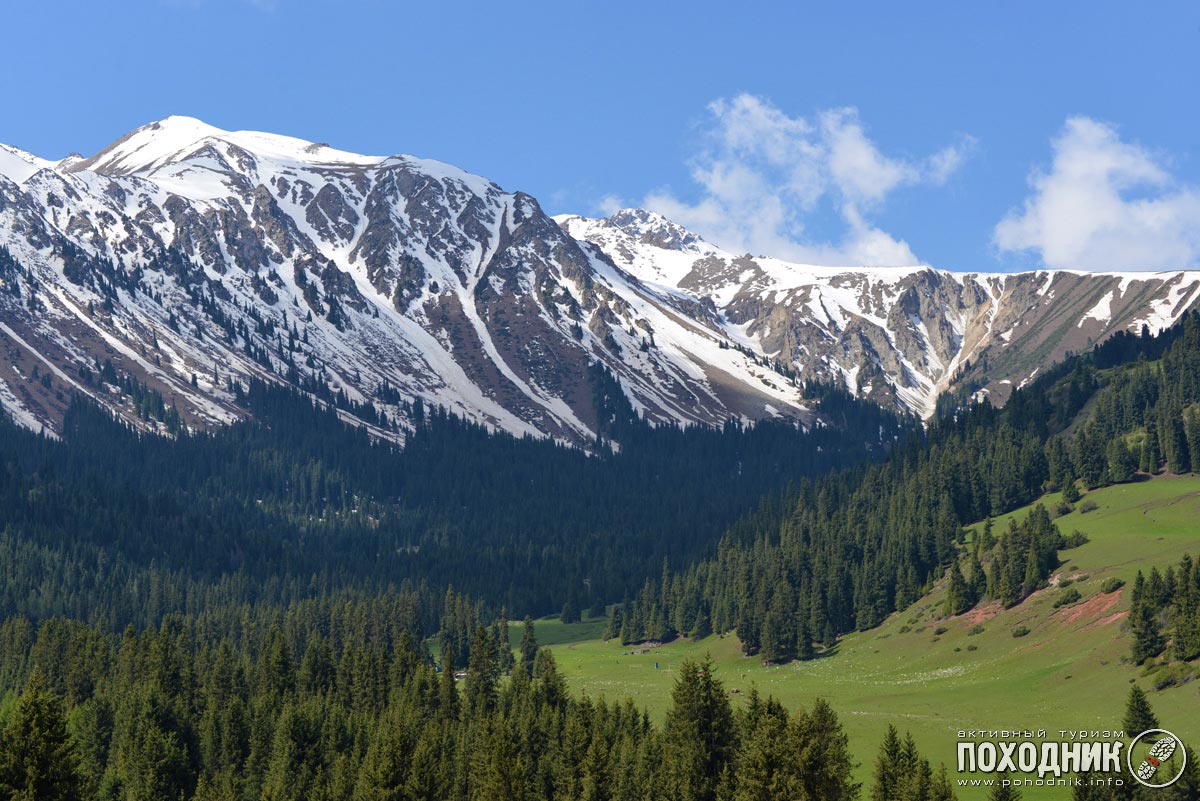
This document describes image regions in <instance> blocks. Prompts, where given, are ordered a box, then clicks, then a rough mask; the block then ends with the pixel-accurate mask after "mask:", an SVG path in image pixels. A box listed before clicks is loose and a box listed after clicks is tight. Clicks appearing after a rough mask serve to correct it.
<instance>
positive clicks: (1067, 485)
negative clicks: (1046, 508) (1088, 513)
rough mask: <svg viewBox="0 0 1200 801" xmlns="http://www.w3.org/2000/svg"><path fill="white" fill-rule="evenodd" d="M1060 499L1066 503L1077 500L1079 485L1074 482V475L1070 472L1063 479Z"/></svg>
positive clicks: (1076, 501)
mask: <svg viewBox="0 0 1200 801" xmlns="http://www.w3.org/2000/svg"><path fill="white" fill-rule="evenodd" d="M1062 499H1063V501H1064V502H1066V503H1078V502H1079V485H1078V484H1076V483H1075V476H1073V475H1071V474H1070V473H1068V474H1067V477H1066V478H1065V479H1064V480H1063V490H1062Z"/></svg>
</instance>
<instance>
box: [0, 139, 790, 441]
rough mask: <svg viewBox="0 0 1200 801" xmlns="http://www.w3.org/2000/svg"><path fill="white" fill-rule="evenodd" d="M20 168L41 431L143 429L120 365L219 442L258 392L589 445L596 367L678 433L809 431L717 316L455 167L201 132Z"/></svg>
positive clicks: (34, 401)
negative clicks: (256, 388) (418, 406)
mask: <svg viewBox="0 0 1200 801" xmlns="http://www.w3.org/2000/svg"><path fill="white" fill-rule="evenodd" d="M4 154H5V155H4V160H2V161H0V246H3V247H4V248H6V249H7V252H8V257H6V258H5V259H4V266H2V267H0V281H2V282H3V286H4V290H5V291H4V292H3V293H0V347H2V348H3V351H2V354H3V359H4V370H3V371H2V372H0V400H3V402H4V404H5V406H6V408H8V409H10V410H11V412H12V413H13V414H15V415H16V416H17V417H18V418H19V419H21V420H22V421H23V422H25V423H27V424H29V425H35V426H40V425H46V426H48V427H49V428H50V429H51V430H53V429H54V428H55V427H57V425H58V423H59V421H60V420H61V417H62V413H63V411H64V409H65V405H66V403H67V402H68V401H69V397H70V394H71V393H72V392H85V393H87V394H89V395H92V396H93V397H96V398H97V399H98V400H101V401H102V402H105V403H107V404H109V405H111V406H113V407H114V408H116V409H117V410H118V411H119V412H121V413H123V414H126V415H127V416H129V417H131V418H134V419H136V417H137V415H136V414H135V413H134V411H135V410H133V409H132V408H130V405H131V401H130V399H129V398H128V397H127V396H124V395H121V394H120V393H118V392H117V391H116V390H115V388H114V387H113V386H111V385H108V386H105V385H104V384H102V383H96V382H92V383H88V381H87V380H85V377H86V375H87V374H88V373H89V372H90V373H95V372H96V371H97V370H98V368H99V367H101V366H102V365H103V364H104V363H105V362H108V361H111V362H113V364H114V369H115V370H116V372H117V373H118V374H120V375H129V376H132V377H134V378H136V379H137V380H138V381H140V382H142V383H144V384H145V385H146V386H147V387H149V388H150V389H153V390H154V391H157V392H159V393H161V394H162V395H163V397H164V398H165V399H166V401H167V403H168V404H170V403H174V404H175V405H176V407H177V408H178V409H179V411H180V413H181V415H182V416H183V417H184V419H185V421H186V422H188V423H189V424H195V425H206V424H212V423H217V422H221V421H226V420H229V419H232V418H233V417H234V416H236V415H237V414H238V413H239V411H238V408H237V407H236V405H235V404H234V403H233V400H234V397H235V395H236V388H237V385H238V384H240V383H244V382H245V381H246V380H247V379H249V378H251V377H258V378H263V379H268V380H276V381H287V382H290V383H292V384H295V385H297V386H300V387H303V388H305V389H306V390H310V391H314V392H317V393H318V394H329V395H332V396H335V397H339V398H341V397H344V398H345V399H346V400H347V401H348V403H346V404H343V405H344V406H345V407H346V408H350V407H351V406H353V405H354V404H366V405H370V406H371V407H372V408H373V409H375V410H376V411H377V412H378V413H379V414H380V415H382V416H383V417H384V418H386V420H387V421H391V422H395V421H397V420H400V419H401V418H403V415H404V410H405V408H407V407H408V405H409V404H411V403H412V402H413V401H415V400H417V399H420V400H421V401H423V402H424V403H425V404H427V405H428V404H435V405H441V406H445V407H448V408H450V409H451V410H453V411H455V412H457V413H459V414H464V415H467V416H469V417H472V418H474V419H477V420H480V421H484V422H487V423H489V424H491V425H494V426H497V427H500V428H504V429H507V430H510V431H513V432H517V433H532V434H545V435H552V436H556V437H561V438H563V439H565V440H570V441H588V440H590V439H591V438H592V437H593V434H594V431H595V429H596V419H595V416H596V411H595V403H594V393H595V387H594V385H593V382H592V381H591V380H590V379H589V374H590V373H589V366H590V365H592V364H595V363H599V364H602V365H604V366H605V367H606V368H607V369H608V370H609V371H610V372H611V373H613V374H614V375H615V376H616V377H617V378H618V380H620V382H621V384H622V387H623V388H624V390H625V392H626V393H627V394H628V396H629V397H630V398H631V399H632V400H633V402H634V403H635V405H636V406H637V407H638V408H639V409H641V410H642V411H643V412H644V413H645V414H646V415H647V416H648V417H650V418H651V419H654V420H658V421H679V422H688V423H692V422H700V423H718V422H722V421H724V420H726V419H728V418H729V417H731V416H739V417H747V418H752V419H753V418H761V417H764V416H771V415H790V416H795V417H797V418H802V419H803V418H805V417H806V415H807V413H806V412H805V410H804V409H803V407H802V404H801V403H800V401H799V390H798V388H797V387H795V386H792V385H790V384H789V383H788V382H787V381H785V380H782V377H781V376H779V375H778V374H777V373H775V372H773V371H771V370H770V369H768V368H765V367H762V366H761V364H760V363H761V362H762V361H763V360H762V359H761V358H758V357H756V356H755V354H753V353H751V352H749V351H747V352H744V353H743V352H740V351H738V350H736V349H733V348H729V347H727V346H728V345H729V344H730V339H729V335H728V333H727V332H726V330H725V328H724V322H723V320H722V319H721V317H720V315H719V314H717V313H716V312H715V310H713V309H712V308H711V307H710V306H706V305H705V304H704V303H703V302H696V301H695V300H694V299H687V298H683V297H679V298H674V297H672V298H666V299H664V298H662V297H660V296H659V294H658V293H655V292H651V291H649V290H648V289H647V288H646V287H644V286H643V285H642V284H641V283H640V282H639V281H638V280H637V279H635V278H633V277H631V276H629V275H628V274H626V273H624V272H623V271H622V270H620V269H618V268H617V267H616V266H615V265H614V264H613V262H612V260H611V259H610V258H609V257H608V256H607V255H606V254H605V253H604V252H603V251H602V250H601V249H599V248H597V247H595V246H594V245H592V244H590V243H587V242H581V241H578V240H576V239H574V238H572V237H571V236H570V235H569V234H568V233H567V232H565V231H564V230H563V229H562V228H561V227H560V226H559V225H557V224H556V223H555V222H554V221H553V220H552V219H550V218H549V217H547V216H546V215H545V214H544V213H543V211H542V209H541V207H540V206H539V205H538V203H537V201H536V200H535V199H534V198H532V197H529V196H528V195H524V194H521V193H509V192H505V191H503V190H502V189H500V187H498V186H496V185H495V184H493V183H491V182H489V181H487V180H485V179H482V178H479V177H478V176H474V175H470V174H468V173H465V172H463V171H461V170H457V169H455V168H453V167H450V166H447V165H444V164H440V163H437V162H431V161H424V160H420V159H414V158H409V157H405V156H397V157H390V158H382V157H367V156H360V155H357V154H351V153H344V152H341V151H337V150H333V149H331V148H329V147H327V146H325V145H319V144H312V143H308V142H303V141H300V140H295V139H289V138H285V137H278V136H272V135H267V134H257V133H246V132H239V133H230V132H225V131H220V130H217V129H215V128H211V127H209V126H206V125H204V124H203V123H200V122H199V121H197V120H191V119H187V118H170V119H167V120H163V121H162V122H158V123H154V124H151V125H148V126H145V127H143V128H140V129H138V130H136V131H134V132H132V133H131V134H129V135H127V136H125V137H123V138H122V139H120V140H118V141H117V142H115V143H114V144H113V145H111V146H110V147H108V148H106V149H105V150H103V151H101V152H100V153H98V154H96V155H95V156H92V157H91V158H87V159H81V158H78V157H73V158H71V159H67V160H64V161H62V162H47V161H44V160H41V159H38V158H36V157H34V156H32V155H30V154H26V153H23V152H21V151H17V150H15V149H6V150H5V151H4ZM664 244H671V243H664ZM47 376H49V378H47ZM140 422H141V423H142V424H146V423H145V421H140ZM388 428H389V426H387V425H383V426H381V428H380V433H385V434H388V435H395V436H401V435H402V431H389V430H387V429H388ZM401 428H402V426H401Z"/></svg>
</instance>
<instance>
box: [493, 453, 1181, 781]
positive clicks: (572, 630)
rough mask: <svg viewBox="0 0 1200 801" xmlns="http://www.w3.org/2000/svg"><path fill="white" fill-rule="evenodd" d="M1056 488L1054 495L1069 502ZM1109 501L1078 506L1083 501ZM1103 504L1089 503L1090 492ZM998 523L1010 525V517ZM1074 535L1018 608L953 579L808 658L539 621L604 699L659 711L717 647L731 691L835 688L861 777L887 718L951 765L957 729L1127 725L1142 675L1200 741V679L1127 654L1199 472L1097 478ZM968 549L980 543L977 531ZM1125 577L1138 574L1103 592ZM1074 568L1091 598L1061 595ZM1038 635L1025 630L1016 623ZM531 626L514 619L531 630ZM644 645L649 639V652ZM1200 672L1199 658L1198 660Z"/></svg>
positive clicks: (828, 695) (790, 700) (832, 695)
mask: <svg viewBox="0 0 1200 801" xmlns="http://www.w3.org/2000/svg"><path fill="white" fill-rule="evenodd" d="M1058 500H1059V498H1058V496H1056V495H1051V496H1047V497H1046V498H1044V499H1042V501H1041V502H1043V503H1046V504H1047V505H1048V506H1049V505H1051V504H1055V503H1057V502H1058ZM1089 500H1090V501H1092V502H1094V504H1095V505H1096V508H1095V509H1093V510H1091V511H1089V512H1087V513H1081V512H1080V511H1079V509H1080V508H1082V507H1083V505H1084V504H1083V502H1084V501H1089ZM1089 505H1090V504H1089ZM1027 512H1028V509H1027V508H1026V509H1020V510H1017V511H1016V512H1014V513H1012V515H1006V516H1005V517H1001V518H998V519H997V520H996V521H995V525H996V533H997V534H998V533H999V532H1000V531H1002V530H1003V528H1004V527H1006V526H1007V523H1008V517H1011V516H1016V517H1018V518H1020V517H1023V516H1024V515H1025V514H1026V513H1027ZM1056 522H1057V524H1058V525H1059V527H1060V529H1062V531H1063V532H1064V533H1070V532H1071V531H1072V530H1075V529H1078V530H1080V531H1082V532H1084V533H1085V534H1086V535H1087V536H1088V538H1089V541H1088V542H1087V543H1086V544H1084V545H1082V546H1079V547H1077V548H1072V549H1069V550H1064V551H1062V552H1061V554H1060V556H1061V558H1062V560H1063V563H1062V565H1061V567H1060V568H1059V570H1058V571H1057V572H1056V573H1055V575H1054V576H1053V577H1052V579H1051V582H1052V586H1051V587H1048V588H1046V589H1043V590H1040V591H1038V592H1037V593H1035V594H1034V595H1032V596H1030V597H1029V598H1028V599H1026V600H1025V601H1024V602H1023V603H1021V604H1019V605H1018V606H1016V607H1014V608H1012V609H1007V610H1004V609H1001V608H1000V607H999V605H998V604H991V603H984V604H981V605H980V606H978V607H976V609H974V610H972V611H970V612H968V613H966V614H964V615H961V616H958V617H953V618H945V617H944V616H943V614H942V601H943V599H944V592H945V589H944V587H942V586H937V587H935V588H934V590H933V592H932V593H931V594H930V595H928V596H926V597H925V598H923V599H922V600H921V601H918V602H917V603H916V604H914V605H913V606H911V607H910V608H908V609H906V610H904V611H903V612H898V613H896V614H894V615H892V616H891V617H890V618H889V619H888V620H887V621H886V622H885V623H884V624H883V625H882V626H880V627H878V628H876V629H873V630H871V631H867V632H858V633H854V634H850V635H848V636H846V637H844V638H842V640H841V641H840V642H839V643H838V645H837V647H836V648H834V649H832V650H831V651H830V652H828V653H825V654H822V655H821V656H820V657H819V658H817V659H814V660H812V661H808V662H796V663H792V664H787V665H778V666H765V665H763V664H762V662H761V660H759V659H758V658H753V657H744V656H742V655H741V648H740V645H739V643H738V641H737V639H736V638H735V637H733V636H732V635H730V636H725V637H716V636H713V637H709V638H707V639H704V640H701V641H698V642H693V641H691V640H687V639H680V640H677V641H675V642H672V643H669V644H667V645H663V646H660V647H657V648H653V649H649V650H645V651H644V649H642V648H640V647H634V646H622V645H621V644H620V643H619V642H617V641H615V640H614V641H610V642H603V641H602V640H600V639H599V637H600V636H602V634H603V630H604V623H603V621H600V620H592V621H585V622H583V623H580V624H575V625H569V626H566V625H563V624H562V623H560V622H559V621H557V620H553V619H549V620H541V621H538V622H537V623H536V632H537V636H538V639H539V641H540V642H541V643H542V644H543V645H548V646H549V647H551V649H552V650H553V651H554V655H555V658H556V660H557V662H558V665H559V668H560V670H561V671H562V672H563V674H564V675H565V676H566V677H567V680H568V681H569V682H570V686H571V688H572V689H573V690H574V691H575V692H577V693H587V694H588V695H589V696H592V697H593V698H595V697H599V696H604V697H605V698H608V699H622V698H625V697H626V696H628V697H630V698H632V699H634V701H635V702H636V703H637V704H639V705H641V706H643V707H645V708H647V709H649V711H650V712H651V714H652V715H654V716H655V717H656V718H658V719H661V718H662V715H663V713H664V712H665V711H666V709H667V707H668V706H669V704H670V695H671V688H672V684H673V681H674V679H673V676H674V671H675V669H676V668H677V666H678V665H679V664H680V663H681V662H682V661H683V660H685V659H690V658H697V657H702V656H703V655H705V654H709V655H711V657H712V659H713V660H714V663H715V664H716V666H717V668H718V674H719V676H720V677H721V678H722V679H723V681H724V684H725V688H726V690H727V691H728V692H729V693H730V697H731V699H732V701H733V703H734V704H735V705H736V704H739V703H744V702H745V698H746V694H747V692H748V691H749V690H750V689H751V688H752V687H756V688H758V690H759V692H761V693H763V694H770V695H774V696H775V697H777V698H779V699H780V700H781V701H783V702H784V703H785V704H786V705H787V706H788V707H789V708H793V709H794V708H796V707H797V706H801V705H808V704H811V703H812V701H813V699H815V698H817V697H823V698H825V699H827V700H828V701H829V702H830V703H831V704H832V705H833V707H834V708H835V709H836V710H837V712H838V713H839V715H840V717H841V720H842V723H843V725H844V726H845V728H846V731H847V733H848V734H849V736H850V739H851V745H852V747H853V748H854V750H855V752H856V754H857V759H858V763H859V764H858V765H857V767H856V768H855V771H856V775H857V776H858V778H859V779H860V780H861V781H863V782H864V783H866V782H869V777H870V771H871V767H872V765H873V763H874V760H875V755H876V751H877V749H878V746H879V743H880V741H881V739H882V737H883V733H884V730H885V728H886V727H887V725H888V724H889V723H890V724H894V725H895V726H896V727H897V728H899V729H900V730H901V732H903V731H905V730H907V731H910V732H912V734H913V736H914V738H915V739H916V742H917V745H918V747H919V748H920V750H921V752H922V753H923V754H924V755H925V756H926V757H928V758H929V759H930V761H931V762H933V763H934V764H935V765H936V764H937V763H939V762H944V763H945V764H946V767H947V769H948V770H949V771H951V772H952V773H953V772H954V768H955V760H956V743H957V741H958V736H957V735H958V731H959V730H960V729H1017V728H1020V729H1023V730H1025V729H1028V730H1035V731H1036V730H1038V729H1045V730H1046V731H1047V732H1048V733H1049V735H1050V737H1051V738H1052V739H1057V732H1058V731H1059V730H1064V729H1073V730H1079V729H1085V728H1086V729H1120V728H1121V723H1120V721H1121V718H1122V716H1123V714H1124V706H1125V698H1126V695H1127V693H1128V691H1129V686H1130V684H1131V683H1133V682H1137V683H1138V684H1139V685H1140V686H1141V687H1142V688H1143V689H1145V690H1146V691H1147V692H1148V693H1149V695H1150V700H1151V702H1152V704H1153V706H1154V709H1155V711H1156V712H1157V714H1158V716H1159V720H1160V724H1161V725H1162V726H1163V727H1164V728H1166V729H1169V730H1171V731H1173V732H1175V733H1176V734H1178V735H1179V736H1180V737H1181V738H1183V740H1184V741H1185V742H1186V743H1188V744H1190V745H1191V746H1192V747H1193V748H1197V749H1200V680H1196V681H1190V682H1187V683H1181V684H1178V685H1177V686H1174V687H1170V688H1167V689H1164V690H1161V691H1155V690H1154V684H1155V679H1156V675H1157V674H1156V673H1155V672H1154V671H1155V669H1154V668H1151V669H1150V670H1149V671H1148V670H1147V669H1146V668H1139V667H1135V666H1134V665H1133V664H1131V663H1130V662H1129V661H1128V653H1129V646H1130V635H1129V632H1128V628H1127V625H1126V617H1127V615H1128V611H1129V598H1128V594H1129V592H1130V588H1131V587H1132V584H1133V580H1134V577H1135V576H1136V574H1137V571H1138V570H1139V569H1140V570H1143V571H1147V572H1148V571H1149V570H1150V568H1151V567H1155V566H1157V567H1158V568H1159V569H1160V570H1165V569H1166V568H1167V567H1168V566H1170V565H1172V564H1175V563H1177V562H1178V561H1179V559H1180V557H1182V556H1183V554H1184V553H1185V552H1190V553H1192V555H1193V556H1197V557H1200V477H1196V476H1186V477H1174V476H1168V477H1160V478H1154V479H1152V480H1149V481H1143V482H1140V483H1133V484H1124V485H1119V486H1114V487H1109V488H1106V489H1102V490H1096V491H1093V492H1090V493H1087V494H1086V495H1084V497H1083V499H1082V501H1081V502H1080V503H1079V504H1077V505H1076V511H1074V512H1072V513H1070V514H1067V515H1064V516H1063V517H1060V518H1058V519H1057V520H1056ZM968 547H969V545H968ZM1110 577H1117V578H1120V579H1122V580H1124V581H1125V582H1127V584H1126V586H1125V587H1123V588H1121V589H1119V590H1117V591H1115V592H1111V593H1103V592H1102V591H1101V585H1102V584H1103V583H1104V581H1105V580H1106V579H1108V578H1110ZM1067 579H1069V580H1070V582H1071V584H1072V586H1074V587H1075V588H1077V589H1078V590H1079V592H1080V593H1081V594H1082V598H1081V600H1080V601H1079V602H1077V603H1075V604H1072V605H1070V606H1064V607H1062V608H1059V609H1055V608H1054V606H1053V604H1054V601H1055V599H1056V598H1057V597H1058V595H1059V594H1060V593H1061V592H1062V589H1060V588H1059V586H1058V584H1059V583H1060V582H1062V581H1064V580H1067ZM1022 628H1023V629H1028V630H1029V633H1028V634H1026V635H1024V636H1021V637H1014V636H1013V632H1014V630H1018V629H1022ZM520 634H521V629H520V626H519V625H517V626H514V629H513V631H512V635H513V639H514V643H515V642H516V641H517V640H519V638H520ZM643 651H644V652H643ZM1194 672H1195V673H1196V674H1197V678H1198V679H1200V665H1195V671H1194ZM958 793H959V797H960V798H962V799H964V800H967V799H981V798H984V797H985V796H986V791H985V790H979V789H974V790H972V789H971V788H959V789H958ZM1067 793H1069V791H1067V790H1063V789H1062V788H1026V789H1025V790H1024V795H1025V798H1026V799H1031V800H1034V801H1036V800H1037V799H1054V798H1063V797H1065V795H1066V794H1067Z"/></svg>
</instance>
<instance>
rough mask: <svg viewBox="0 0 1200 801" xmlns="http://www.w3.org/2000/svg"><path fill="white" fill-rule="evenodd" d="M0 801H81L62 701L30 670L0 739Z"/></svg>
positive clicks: (74, 757)
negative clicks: (11, 800)
mask: <svg viewBox="0 0 1200 801" xmlns="http://www.w3.org/2000/svg"><path fill="white" fill-rule="evenodd" d="M0 798H5V799H8V798H11V799H13V800H14V801H80V799H82V798H83V784H82V781H81V776H80V771H79V758H78V756H77V754H76V753H75V749H74V746H73V744H72V742H71V738H70V735H69V734H68V732H67V721H66V716H65V715H64V713H63V709H62V700H61V699H60V698H59V697H58V696H56V695H55V694H54V693H52V692H51V691H50V690H49V688H48V686H47V684H46V681H45V677H44V676H43V674H42V673H41V671H38V670H35V671H34V672H33V674H32V675H31V676H30V678H29V680H28V682H27V683H26V685H25V689H24V691H23V692H22V693H21V695H20V697H19V698H18V700H17V706H16V709H15V710H14V711H13V715H12V718H11V719H10V720H9V722H8V725H7V726H6V727H5V729H4V732H3V734H2V735H0Z"/></svg>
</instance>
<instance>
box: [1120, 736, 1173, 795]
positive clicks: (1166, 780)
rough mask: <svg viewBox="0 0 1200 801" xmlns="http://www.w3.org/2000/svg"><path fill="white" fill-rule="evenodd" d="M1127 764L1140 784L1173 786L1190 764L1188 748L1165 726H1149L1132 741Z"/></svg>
mask: <svg viewBox="0 0 1200 801" xmlns="http://www.w3.org/2000/svg"><path fill="white" fill-rule="evenodd" d="M1125 764H1126V765H1128V766H1129V772H1130V773H1132V774H1133V778H1134V779H1136V780H1137V782H1138V784H1141V785H1143V786H1145V787H1152V788H1154V789H1156V790H1157V789H1159V788H1161V787H1170V786H1171V785H1172V784H1174V783H1175V782H1177V781H1179V777H1180V776H1182V775H1183V771H1184V768H1186V767H1187V749H1185V748H1184V747H1183V742H1182V741H1181V740H1180V739H1179V738H1178V737H1176V736H1175V735H1174V734H1172V733H1171V732H1169V731H1167V730H1166V729H1147V730H1146V731H1144V732H1142V733H1141V734H1139V735H1138V736H1137V737H1134V738H1133V742H1132V743H1130V744H1129V750H1128V751H1126V752H1125ZM1135 764H1136V765H1137V767H1134V765H1135Z"/></svg>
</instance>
